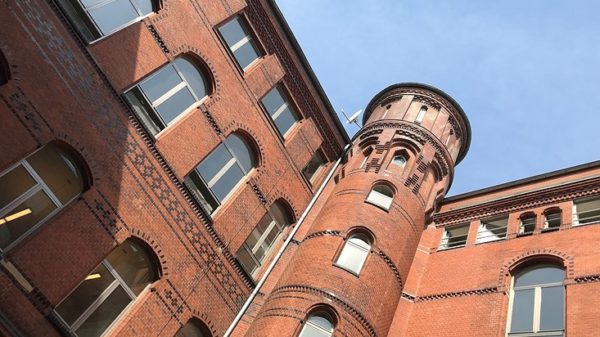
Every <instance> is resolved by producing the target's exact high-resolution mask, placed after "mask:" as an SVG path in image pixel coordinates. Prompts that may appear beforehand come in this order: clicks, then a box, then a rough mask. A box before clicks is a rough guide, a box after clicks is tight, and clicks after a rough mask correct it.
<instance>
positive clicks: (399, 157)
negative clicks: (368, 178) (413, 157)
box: [392, 154, 407, 167]
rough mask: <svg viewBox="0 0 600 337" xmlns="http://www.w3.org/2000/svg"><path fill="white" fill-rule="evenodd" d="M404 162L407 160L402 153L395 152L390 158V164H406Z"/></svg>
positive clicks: (399, 165)
mask: <svg viewBox="0 0 600 337" xmlns="http://www.w3.org/2000/svg"><path fill="white" fill-rule="evenodd" d="M406 162H407V159H406V156H405V155H403V154H396V155H394V157H393V158H392V165H395V166H398V167H404V166H406Z"/></svg>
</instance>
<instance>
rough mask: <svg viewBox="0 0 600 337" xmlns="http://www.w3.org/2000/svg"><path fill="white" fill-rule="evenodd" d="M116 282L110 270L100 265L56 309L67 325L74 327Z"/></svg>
mask: <svg viewBox="0 0 600 337" xmlns="http://www.w3.org/2000/svg"><path fill="white" fill-rule="evenodd" d="M114 280H115V279H114V277H113V276H112V275H111V274H110V272H109V271H108V269H106V267H104V265H102V264H101V265H99V266H98V268H96V270H94V271H93V272H91V273H90V275H88V276H87V277H86V278H85V279H84V280H83V283H81V284H80V285H79V286H78V287H77V288H76V289H75V291H73V292H72V293H71V294H70V295H69V296H68V297H67V298H65V300H64V301H62V303H60V304H59V305H58V307H56V312H57V313H58V314H59V315H60V317H62V319H63V320H64V321H65V322H66V323H67V324H69V325H72V324H73V323H74V322H75V320H77V318H79V316H81V314H82V313H83V312H84V311H85V310H86V309H87V308H89V307H90V305H91V304H92V303H93V302H94V301H95V300H96V299H97V298H98V297H100V294H102V293H103V292H104V291H105V290H106V289H107V288H108V286H109V285H110V284H111V283H112V282H113V281H114Z"/></svg>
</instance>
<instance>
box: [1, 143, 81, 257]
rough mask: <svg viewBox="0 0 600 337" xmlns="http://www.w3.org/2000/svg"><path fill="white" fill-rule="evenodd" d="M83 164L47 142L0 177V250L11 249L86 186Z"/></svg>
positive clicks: (55, 145)
mask: <svg viewBox="0 0 600 337" xmlns="http://www.w3.org/2000/svg"><path fill="white" fill-rule="evenodd" d="M85 175H86V173H85V169H84V168H83V165H81V164H80V162H79V161H78V160H77V159H76V158H75V157H73V156H72V155H71V154H70V153H69V152H67V151H65V150H64V149H63V148H62V147H60V146H58V145H57V144H55V143H49V144H48V145H46V146H44V147H43V148H41V149H40V150H38V151H36V152H34V153H33V154H32V155H30V156H29V157H27V158H25V159H23V160H21V161H20V162H18V163H17V164H16V165H14V166H13V167H12V168H10V169H8V170H6V171H4V172H3V173H1V174H0V250H7V249H10V248H11V247H13V246H14V245H15V244H16V243H17V242H18V241H20V240H21V239H22V238H24V237H26V236H27V235H29V234H31V233H32V232H33V231H34V230H35V229H37V228H38V227H39V226H40V225H41V224H42V223H44V222H45V221H47V220H48V219H50V218H52V217H53V216H54V215H56V214H57V213H58V212H59V211H60V210H61V209H62V208H64V207H65V206H66V205H68V204H69V203H70V202H71V201H72V200H74V199H75V198H76V197H77V196H78V195H79V194H81V193H82V192H83V191H84V190H85V189H86V188H87V187H86V176H85Z"/></svg>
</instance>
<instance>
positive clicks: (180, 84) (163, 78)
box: [125, 57, 210, 135]
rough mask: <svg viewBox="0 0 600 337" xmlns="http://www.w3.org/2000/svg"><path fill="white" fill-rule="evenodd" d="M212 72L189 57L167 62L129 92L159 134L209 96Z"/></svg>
mask: <svg viewBox="0 0 600 337" xmlns="http://www.w3.org/2000/svg"><path fill="white" fill-rule="evenodd" d="M209 90H210V86H209V81H208V76H206V75H205V74H204V73H203V72H202V71H201V70H200V68H198V67H197V66H196V65H195V64H194V63H192V62H191V61H190V60H189V59H188V58H186V57H178V58H177V59H175V61H173V62H171V63H169V64H167V65H165V66H163V67H162V68H160V69H159V70H157V71H156V72H154V73H153V74H151V75H150V76H149V77H148V78H146V79H145V80H143V81H142V82H140V83H139V84H137V85H136V86H135V87H133V88H132V89H130V90H129V91H127V92H126V93H125V97H126V98H127V100H128V101H129V103H130V104H131V106H132V108H133V110H134V111H135V112H136V114H137V115H138V117H139V119H140V120H141V121H142V123H143V124H144V126H145V127H146V129H147V130H148V131H149V132H150V133H152V134H153V135H156V134H157V133H159V132H160V131H161V130H163V129H164V128H166V127H167V126H168V125H169V124H171V123H173V121H175V120H176V119H177V118H178V117H179V116H181V115H182V114H183V113H184V112H186V111H187V110H189V109H190V107H192V106H194V105H196V104H197V102H199V101H201V100H202V99H203V98H204V97H206V96H208V95H209V94H210V93H209Z"/></svg>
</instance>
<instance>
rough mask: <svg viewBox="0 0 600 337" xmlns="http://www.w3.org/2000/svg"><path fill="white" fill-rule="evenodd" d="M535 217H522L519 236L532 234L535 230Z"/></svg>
mask: <svg viewBox="0 0 600 337" xmlns="http://www.w3.org/2000/svg"><path fill="white" fill-rule="evenodd" d="M535 222H536V217H535V216H533V215H532V216H524V217H521V226H520V228H519V235H527V234H532V233H533V231H534V230H535Z"/></svg>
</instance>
